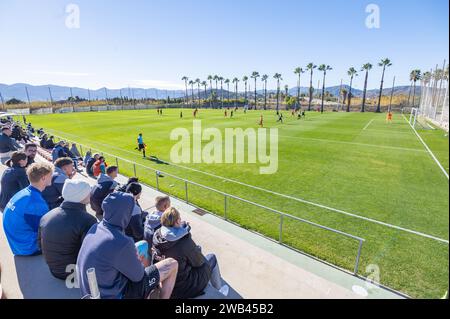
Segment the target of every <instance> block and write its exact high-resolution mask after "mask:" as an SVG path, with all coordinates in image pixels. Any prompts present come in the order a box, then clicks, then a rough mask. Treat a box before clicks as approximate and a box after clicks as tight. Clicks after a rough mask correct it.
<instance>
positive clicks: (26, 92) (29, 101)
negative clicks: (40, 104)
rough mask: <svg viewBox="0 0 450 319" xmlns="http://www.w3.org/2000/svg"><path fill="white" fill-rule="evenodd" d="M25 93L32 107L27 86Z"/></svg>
mask: <svg viewBox="0 0 450 319" xmlns="http://www.w3.org/2000/svg"><path fill="white" fill-rule="evenodd" d="M25 93H26V94H27V100H28V105H30V104H31V102H30V95H29V94H28V88H27V86H26V85H25Z"/></svg>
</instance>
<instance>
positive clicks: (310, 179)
mask: <svg viewBox="0 0 450 319" xmlns="http://www.w3.org/2000/svg"><path fill="white" fill-rule="evenodd" d="M179 112H180V110H174V109H172V110H164V115H163V116H158V115H157V114H156V111H155V110H141V111H117V112H99V113H94V112H92V113H71V114H51V115H38V116H31V115H30V116H27V118H28V120H29V121H31V122H32V123H33V126H34V127H43V128H45V129H46V130H47V131H48V132H51V133H53V134H55V135H59V136H62V137H64V138H66V139H68V140H73V141H77V142H79V143H82V144H84V145H88V146H90V147H91V148H92V149H93V150H100V151H104V152H108V153H110V154H114V155H116V156H120V157H122V158H126V159H129V160H133V161H135V162H136V163H139V164H143V165H145V166H148V167H152V168H156V169H158V170H161V171H165V172H168V173H171V174H174V175H177V176H180V177H183V178H186V179H189V180H192V181H194V182H197V183H200V184H203V185H207V186H210V187H212V188H215V189H218V190H222V191H225V192H228V193H230V194H233V195H236V196H240V197H242V198H245V199H248V200H251V201H255V202H257V203H260V204H263V205H267V206H269V207H271V208H274V209H278V210H280V211H283V212H286V213H289V214H292V215H295V216H299V217H302V218H305V219H308V220H310V221H313V222H316V223H320V224H322V225H325V226H328V227H332V228H335V229H338V230H341V231H344V232H348V233H350V234H353V235H356V236H360V237H362V238H364V239H365V240H366V241H365V243H364V245H363V250H362V256H361V266H360V268H359V274H360V275H362V276H373V275H374V274H373V273H372V271H373V269H375V268H376V267H375V268H374V267H373V266H371V265H376V266H377V267H378V269H379V280H380V281H381V283H382V284H384V285H387V286H389V287H392V288H394V289H397V290H400V291H402V292H404V293H406V294H408V295H410V296H412V297H416V298H439V297H441V296H442V295H443V294H444V293H445V291H446V290H447V289H448V266H449V265H448V257H449V256H448V243H443V242H440V241H438V240H434V239H431V238H427V237H424V236H421V235H418V234H413V233H411V232H408V231H405V230H400V229H395V228H392V227H388V225H392V226H398V227H402V228H404V229H406V230H411V231H415V232H420V233H423V234H426V235H431V236H434V237H437V238H440V239H444V240H448V237H449V200H448V196H449V184H448V183H449V182H448V179H447V178H446V177H445V176H444V174H443V172H442V171H441V170H440V169H439V167H438V165H437V164H436V163H435V162H434V161H433V159H432V158H431V156H430V155H429V154H428V152H427V151H426V149H425V147H424V146H423V145H422V144H421V142H420V141H419V140H418V138H417V136H415V134H414V133H413V131H412V129H411V128H410V127H409V125H408V123H407V122H406V121H405V119H404V118H403V117H402V116H401V115H400V114H394V121H393V123H392V124H390V125H389V124H386V123H385V115H384V114H374V113H324V114H322V115H321V114H319V113H308V114H307V117H306V119H302V120H297V119H294V118H291V116H290V115H288V113H287V112H285V123H284V124H280V123H276V118H275V115H274V112H273V111H266V112H263V113H264V117H265V126H266V127H277V128H278V129H279V168H278V172H277V173H276V174H274V175H260V174H259V165H255V164H183V165H173V164H170V163H169V164H161V163H160V164H158V163H156V162H154V161H150V160H145V159H142V157H141V156H140V154H139V153H138V152H137V151H135V150H134V148H135V146H136V145H135V144H136V142H135V141H136V137H137V134H138V133H139V132H142V133H143V134H144V139H145V142H146V143H147V144H148V145H149V152H150V153H151V155H154V156H157V157H158V158H160V159H162V160H164V161H166V162H170V157H169V154H170V149H171V147H172V146H173V145H174V144H175V143H176V142H175V141H170V140H169V135H170V132H171V130H172V129H174V128H177V127H185V128H187V129H189V130H190V131H192V119H193V118H192V110H185V112H184V118H183V119H180V118H179ZM261 113H262V111H249V112H247V114H244V113H243V112H242V111H241V110H240V111H238V112H237V113H236V114H235V117H234V118H233V119H229V118H226V119H225V118H224V116H223V111H221V110H200V115H199V117H198V118H199V119H201V120H202V126H203V128H206V127H216V128H219V129H221V130H223V129H224V128H227V127H241V128H247V127H255V128H256V127H257V120H258V118H259V116H260V114H261ZM419 133H420V134H421V135H422V137H423V138H424V140H425V142H426V143H428V145H429V147H430V148H431V149H432V151H433V152H434V154H435V155H436V156H437V158H438V159H439V161H440V162H441V164H442V165H443V166H444V168H445V169H446V170H447V172H448V167H449V155H448V151H449V144H448V137H445V136H444V132H443V131H440V130H427V131H419ZM109 163H110V164H113V163H114V159H112V158H109ZM119 167H120V170H121V171H122V172H123V173H125V174H128V175H132V174H133V168H132V166H131V165H130V164H126V163H125V162H120V164H119ZM137 175H138V176H139V177H140V179H141V180H143V181H145V182H146V183H148V184H150V185H155V175H154V172H149V171H146V170H144V169H142V168H140V167H138V171H137ZM159 186H160V188H161V189H162V190H165V191H167V192H169V193H172V194H175V195H178V196H179V197H184V184H183V183H182V182H180V181H177V180H175V179H173V178H171V177H168V176H166V177H163V178H161V179H160V184H159ZM189 199H190V201H192V202H193V203H194V204H197V205H198V206H201V207H204V208H206V209H208V210H210V211H212V212H214V213H217V214H218V215H221V214H222V215H223V211H224V208H223V202H224V200H223V197H222V196H220V195H219V194H216V193H214V192H211V191H205V190H204V189H201V188H198V187H190V188H189ZM303 200H305V201H308V202H309V203H305V202H304V201H303ZM315 204H319V205H322V206H320V207H319V206H317V205H315ZM336 210H339V211H336ZM346 213H350V214H352V215H349V214H346ZM358 216H362V217H365V218H368V219H370V220H368V219H361V218H358ZM228 218H230V219H232V220H233V221H235V222H237V223H239V224H241V225H243V226H244V227H247V228H250V229H253V230H257V231H258V232H260V233H262V234H264V235H267V236H270V237H272V238H274V239H276V240H278V228H279V226H278V223H279V217H277V215H275V214H273V213H270V212H268V211H265V210H262V209H259V208H255V207H254V206H251V205H249V204H244V203H242V202H238V201H236V200H231V199H230V200H229V201H228ZM373 220H376V221H380V222H383V223H386V224H388V225H381V224H380V223H377V222H375V221H373ZM283 243H285V244H288V245H290V246H293V247H295V248H297V249H299V250H302V251H305V252H306V253H308V254H311V255H314V256H317V257H319V258H321V259H324V260H326V261H329V262H331V263H333V264H336V265H338V266H340V267H343V268H346V269H349V270H352V269H353V264H354V261H355V257H356V251H357V247H358V242H357V241H354V240H350V239H348V238H345V237H342V236H339V235H336V234H333V233H329V232H326V231H324V230H320V229H317V228H314V227H312V226H307V225H305V224H302V223H300V222H298V221H294V220H284V221H283Z"/></svg>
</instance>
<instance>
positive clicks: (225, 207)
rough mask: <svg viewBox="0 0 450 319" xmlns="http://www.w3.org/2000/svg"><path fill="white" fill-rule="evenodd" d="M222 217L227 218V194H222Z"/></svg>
mask: <svg viewBox="0 0 450 319" xmlns="http://www.w3.org/2000/svg"><path fill="white" fill-rule="evenodd" d="M223 204H224V206H223V208H224V209H223V214H224V215H223V217H224V218H225V220H227V195H224V203H223Z"/></svg>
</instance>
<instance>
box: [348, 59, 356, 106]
mask: <svg viewBox="0 0 450 319" xmlns="http://www.w3.org/2000/svg"><path fill="white" fill-rule="evenodd" d="M347 74H348V75H349V76H350V91H349V92H348V102H347V103H348V104H347V112H350V104H351V103H352V96H353V94H352V84H353V77H355V76H358V71H356V69H355V68H354V67H351V68H350V69H348V71H347Z"/></svg>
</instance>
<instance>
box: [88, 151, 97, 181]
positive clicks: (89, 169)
mask: <svg viewBox="0 0 450 319" xmlns="http://www.w3.org/2000/svg"><path fill="white" fill-rule="evenodd" d="M99 157H100V154H97V153H95V154H94V156H93V157H91V158H90V159H89V160H88V161H87V163H86V173H87V174H88V175H89V176H90V177H94V171H93V170H92V167H93V166H94V163H95V162H97V160H98V159H99Z"/></svg>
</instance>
